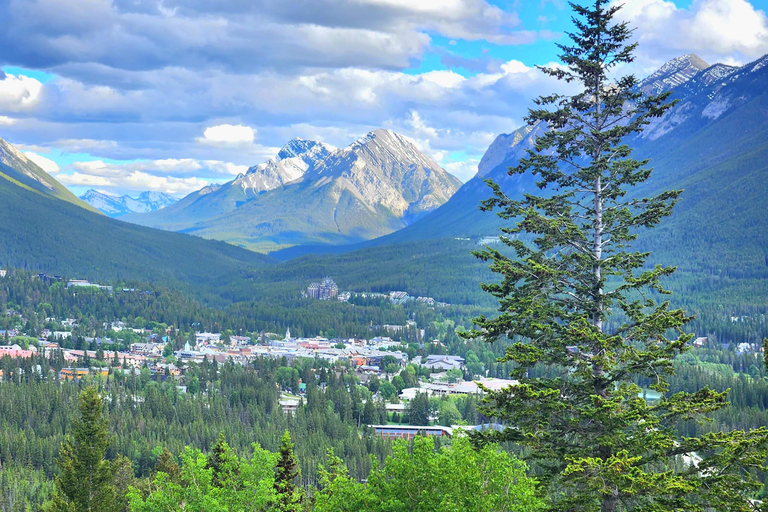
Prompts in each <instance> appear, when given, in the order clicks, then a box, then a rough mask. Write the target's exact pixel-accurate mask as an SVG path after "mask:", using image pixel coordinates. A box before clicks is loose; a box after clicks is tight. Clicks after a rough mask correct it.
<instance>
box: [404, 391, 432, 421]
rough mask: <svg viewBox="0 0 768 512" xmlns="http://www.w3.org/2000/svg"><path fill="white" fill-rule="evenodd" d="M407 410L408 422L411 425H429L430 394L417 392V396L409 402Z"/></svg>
mask: <svg viewBox="0 0 768 512" xmlns="http://www.w3.org/2000/svg"><path fill="white" fill-rule="evenodd" d="M406 411H407V413H408V423H410V424H411V425H420V426H426V425H429V396H428V395H427V394H426V393H416V396H415V397H414V398H413V399H412V400H411V401H410V402H408V407H407V409H406Z"/></svg>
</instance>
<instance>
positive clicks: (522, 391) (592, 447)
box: [470, 0, 768, 512]
mask: <svg viewBox="0 0 768 512" xmlns="http://www.w3.org/2000/svg"><path fill="white" fill-rule="evenodd" d="M571 7H572V8H573V10H574V11H575V13H576V15H577V17H576V18H574V23H575V25H576V31H575V33H573V34H569V36H570V38H571V40H572V45H571V46H567V45H558V47H559V48H560V50H561V52H562V54H561V56H560V57H561V60H562V61H563V63H564V64H565V66H564V67H555V68H542V70H543V71H544V72H545V73H546V74H548V75H550V76H553V77H555V78H557V79H559V80H563V81H566V82H568V83H575V84H579V85H580V86H581V87H582V90H581V92H579V93H577V94H575V95H574V96H562V95H551V96H543V97H540V98H539V99H538V100H536V104H537V105H538V106H537V108H535V109H533V110H531V111H530V113H529V116H528V117H527V119H526V120H527V122H528V123H530V124H535V123H546V126H547V128H548V130H547V131H546V133H545V134H544V135H542V136H540V137H539V138H538V139H537V140H536V143H535V147H534V149H533V150H532V151H530V152H529V154H528V156H527V157H526V158H524V159H522V160H521V161H520V164H519V166H517V167H516V168H512V169H510V175H514V174H523V173H526V172H530V173H532V174H533V175H534V176H536V178H537V180H538V181H537V185H538V187H539V188H540V189H543V190H545V191H546V193H545V194H544V195H541V196H537V195H534V194H533V193H528V194H525V195H524V197H523V199H520V200H515V199H513V198H511V197H509V196H507V195H506V194H505V193H504V192H503V191H502V190H501V188H500V187H499V186H498V185H497V184H495V183H492V182H489V185H490V186H491V187H492V189H493V192H494V195H493V197H492V198H491V199H489V200H487V201H484V202H483V206H482V207H483V209H485V210H492V209H496V208H498V209H499V210H500V213H499V216H500V217H501V218H502V219H506V220H515V221H516V224H515V225H514V227H503V228H502V232H503V233H504V236H503V241H504V243H505V244H506V245H507V246H509V247H511V249H512V250H513V251H514V253H515V255H516V257H515V258H511V257H508V256H507V255H506V254H505V253H503V252H502V251H499V250H496V249H493V248H486V249H484V250H481V251H478V252H477V253H476V255H477V256H478V257H480V258H481V259H483V260H486V261H491V262H492V265H491V269H492V270H493V271H494V272H497V273H499V274H501V281H500V282H499V283H497V284H484V285H483V286H482V287H483V289H484V290H485V291H487V292H489V293H491V294H492V295H493V296H495V297H496V298H498V300H499V305H500V308H499V311H500V314H499V315H498V316H496V317H495V318H487V317H485V316H480V317H478V318H476V319H475V323H476V324H477V326H478V327H479V328H478V329H476V330H474V331H472V332H471V333H470V336H474V337H479V338H482V339H483V340H484V341H487V342H494V341H497V340H500V339H501V340H504V339H508V340H511V344H510V345H509V346H508V347H507V348H506V353H505V357H504V358H503V361H504V362H512V363H514V365H515V366H514V367H515V370H514V371H513V377H514V378H515V379H517V380H518V381H519V384H518V385H516V386H513V387H511V388H508V389H506V390H502V391H499V392H489V393H488V395H487V397H486V399H485V401H484V403H485V407H484V410H483V411H482V412H483V413H484V414H486V415H488V416H493V417H496V418H498V419H500V420H502V421H503V422H505V423H506V424H507V425H508V428H506V429H505V430H504V432H503V433H501V434H488V436H489V437H491V438H493V439H494V440H505V441H513V442H516V443H518V444H520V445H523V446H525V447H527V449H526V450H525V451H524V452H525V453H526V454H527V458H528V460H529V462H530V463H531V465H532V467H533V468H534V469H535V470H536V471H537V474H538V475H541V480H542V483H543V484H544V489H545V490H546V491H548V493H549V498H550V510H553V511H565V510H583V511H593V510H595V511H596V510H601V511H602V512H615V511H617V510H627V511H630V510H649V511H650V510H653V511H656V510H658V511H661V510H675V511H676V510H705V509H712V510H723V511H724V510H729V511H742V510H744V511H745V510H752V509H751V508H750V505H749V502H748V498H749V497H750V496H751V494H752V493H753V492H754V491H755V490H756V489H757V488H758V485H757V484H756V482H755V481H754V480H753V479H752V477H751V476H750V475H751V474H752V473H751V472H750V470H754V469H758V468H760V467H761V466H762V465H763V463H764V461H765V455H766V449H767V445H768V430H766V429H764V428H762V429H759V430H754V431H749V432H744V431H735V432H729V433H721V432H714V433H709V434H705V435H703V436H701V437H699V438H685V437H681V436H680V435H678V434H677V433H676V431H675V425H676V423H678V422H681V423H684V422H685V421H690V420H700V419H702V418H703V417H705V416H706V414H707V413H711V412H713V411H716V410H718V409H721V408H723V407H726V406H727V398H726V394H727V392H716V391H713V390H710V389H708V388H704V389H700V390H697V391H695V392H692V393H682V392H681V393H676V394H670V393H669V383H668V380H669V377H670V376H671V375H673V373H674V366H673V359H674V357H675V356H676V355H678V354H680V353H682V352H684V351H686V350H687V349H688V348H690V347H689V345H690V341H691V339H692V336H691V335H689V334H685V333H684V332H683V330H682V329H683V327H684V325H685V324H686V323H687V322H688V321H689V320H690V319H691V318H690V317H689V316H688V315H686V313H685V312H684V311H682V310H679V309H672V308H671V307H670V303H669V301H663V302H657V299H658V297H662V296H664V295H666V294H668V293H669V292H668V291H667V290H666V289H664V287H663V286H662V284H661V279H662V278H664V277H666V276H669V275H670V274H672V273H673V272H674V270H675V269H674V268H673V267H662V266H658V265H657V266H654V267H650V266H649V265H648V264H647V260H648V257H649V253H643V252H637V251H633V250H632V248H631V244H632V242H633V241H634V240H635V239H636V236H637V233H638V231H639V230H641V229H647V228H653V227H654V226H656V225H658V224H659V222H661V220H662V219H663V218H664V217H666V216H668V215H670V214H671V213H672V208H673V206H674V204H675V203H676V202H677V201H678V199H679V198H680V195H681V191H679V190H670V191H666V192H662V193H660V194H658V195H656V196H653V197H645V198H644V197H639V196H638V193H637V192H636V191H635V190H633V187H635V186H636V185H639V184H641V183H643V182H645V181H646V180H648V179H649V177H650V176H651V169H650V168H649V167H648V163H649V162H648V161H643V160H636V159H634V158H632V157H631V153H632V150H631V148H630V147H629V146H628V145H627V143H626V139H627V138H628V137H629V136H631V135H632V134H636V133H639V132H641V131H642V129H643V128H644V127H645V126H646V125H647V124H648V123H649V121H650V120H651V119H652V118H656V117H659V116H661V115H663V114H664V113H665V112H666V111H667V110H668V109H669V108H670V106H671V103H670V102H668V97H669V93H667V94H662V95H658V96H645V95H643V94H642V93H641V92H639V91H638V88H637V81H636V79H635V78H634V77H633V76H625V77H622V78H618V79H615V80H611V77H612V76H613V75H614V73H615V71H617V67H618V66H621V65H624V64H628V63H630V62H632V60H633V53H634V50H635V48H636V45H635V44H630V43H629V39H630V36H631V30H630V28H629V26H628V25H627V24H626V23H616V22H615V21H614V20H613V18H614V16H615V15H616V13H617V11H618V10H619V9H620V6H616V5H615V4H609V3H608V2H607V1H606V0H593V2H592V3H591V4H590V6H589V7H583V6H580V5H576V4H571ZM519 235H522V236H519ZM669 333H673V334H674V335H673V336H670V335H669ZM553 375H554V376H553ZM643 377H644V378H648V379H651V381H652V382H654V384H653V385H652V386H651V388H652V389H654V390H656V391H658V392H660V393H662V398H661V399H659V400H657V401H655V402H652V403H648V402H646V401H645V400H643V399H642V398H641V396H640V395H641V393H642V391H641V389H640V388H639V387H638V386H637V385H635V384H634V382H635V381H636V379H638V378H643ZM699 457H701V459H700V460H699ZM692 460H695V461H697V462H696V464H695V465H692V464H691V463H690V461H692ZM686 461H687V463H686Z"/></svg>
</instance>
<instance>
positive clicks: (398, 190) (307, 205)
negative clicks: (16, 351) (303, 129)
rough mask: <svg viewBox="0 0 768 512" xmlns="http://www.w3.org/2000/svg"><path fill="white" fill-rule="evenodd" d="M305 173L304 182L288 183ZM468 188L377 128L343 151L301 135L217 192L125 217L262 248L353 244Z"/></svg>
mask: <svg viewBox="0 0 768 512" xmlns="http://www.w3.org/2000/svg"><path fill="white" fill-rule="evenodd" d="M291 171H293V172H294V174H291ZM299 172H301V175H300V177H299V178H298V179H295V180H293V181H287V180H288V179H289V178H291V177H292V176H295V175H296V174H298V173H299ZM278 174H279V175H280V176H283V178H282V179H283V180H285V181H284V182H283V183H281V184H279V185H278V186H276V188H272V189H271V190H266V191H257V190H255V189H253V188H250V187H251V185H252V184H257V185H259V186H261V185H263V184H265V183H267V184H269V185H270V186H271V185H272V184H274V183H276V182H268V180H266V179H265V176H270V177H273V176H277V175H278ZM252 176H254V178H250V179H249V177H252ZM460 185H461V182H460V181H459V180H458V179H457V178H455V177H454V176H452V175H450V174H449V173H447V172H446V171H444V170H443V169H442V168H440V166H438V165H437V164H436V163H435V162H434V161H433V160H431V159H430V158H429V157H427V156H426V155H425V154H424V153H422V152H421V151H420V150H419V149H418V148H417V147H416V146H415V145H414V144H413V143H412V142H410V141H409V140H408V139H406V138H405V137H403V136H401V135H398V134H396V133H394V132H391V131H388V130H375V131H373V132H371V133H369V134H368V135H366V136H365V137H363V138H361V139H360V140H358V141H356V142H354V143H352V144H351V145H349V146H348V147H346V148H344V149H339V150H334V149H333V148H331V147H330V146H327V145H324V144H321V143H318V142H312V141H300V140H293V141H291V142H289V143H288V145H287V146H286V147H285V148H283V149H282V150H281V151H280V153H278V155H277V157H275V159H273V160H270V161H269V162H266V163H265V164H261V165H260V166H256V167H254V168H252V169H251V170H250V171H249V172H248V174H245V175H243V176H239V177H238V178H237V179H235V180H233V181H232V182H230V183H227V184H225V185H222V186H221V187H220V188H219V189H217V190H211V191H199V192H195V193H193V194H190V195H189V196H188V197H186V198H184V199H182V200H181V201H179V203H177V204H176V205H173V206H171V207H169V208H166V209H164V210H160V211H158V212H154V213H151V214H148V215H140V216H139V215H130V216H126V217H125V218H126V219H127V220H130V221H132V222H137V223H141V224H144V225H149V226H153V227H160V228H164V229H172V230H178V231H183V232H185V233H192V234H195V235H199V236H203V237H205V238H214V239H219V240H226V241H228V242H231V243H235V244H238V245H242V246H244V247H249V248H253V249H256V250H262V251H266V250H274V249H279V248H280V247H285V246H290V245H296V244H304V243H332V244H338V243H350V242H357V241H361V240H367V239H370V238H375V237H377V236H381V235H384V234H387V233H391V232H393V231H395V230H397V229H400V228H402V227H403V226H406V225H408V224H410V223H412V222H413V221H415V220H416V219H418V218H420V217H422V216H424V215H425V214H427V213H428V212H430V211H432V210H434V209H435V208H437V207H439V206H440V205H441V204H443V203H445V202H446V201H447V200H448V199H449V198H450V197H451V196H452V195H453V193H454V192H455V191H456V190H457V189H458V188H459V186H460ZM235 191H237V193H235Z"/></svg>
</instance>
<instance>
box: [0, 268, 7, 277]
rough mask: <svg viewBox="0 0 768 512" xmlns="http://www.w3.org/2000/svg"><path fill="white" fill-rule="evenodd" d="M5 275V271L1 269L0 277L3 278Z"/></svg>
mask: <svg viewBox="0 0 768 512" xmlns="http://www.w3.org/2000/svg"><path fill="white" fill-rule="evenodd" d="M7 274H8V271H7V270H3V269H2V268H0V277H5V276H6V275H7Z"/></svg>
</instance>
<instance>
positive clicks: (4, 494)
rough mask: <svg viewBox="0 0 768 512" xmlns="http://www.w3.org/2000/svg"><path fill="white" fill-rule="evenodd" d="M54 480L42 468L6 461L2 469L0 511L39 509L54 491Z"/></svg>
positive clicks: (16, 511) (0, 477) (23, 511)
mask: <svg viewBox="0 0 768 512" xmlns="http://www.w3.org/2000/svg"><path fill="white" fill-rule="evenodd" d="M53 487H54V486H53V481H51V480H50V479H49V478H48V476H47V475H46V474H45V473H44V472H43V471H41V470H38V469H34V468H31V467H29V466H22V465H19V464H17V463H13V462H10V463H9V462H4V463H3V470H2V471H0V511H1V512H27V511H28V510H37V509H38V506H39V504H40V503H43V502H45V501H47V500H48V499H49V498H50V496H51V493H52V492H53Z"/></svg>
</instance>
